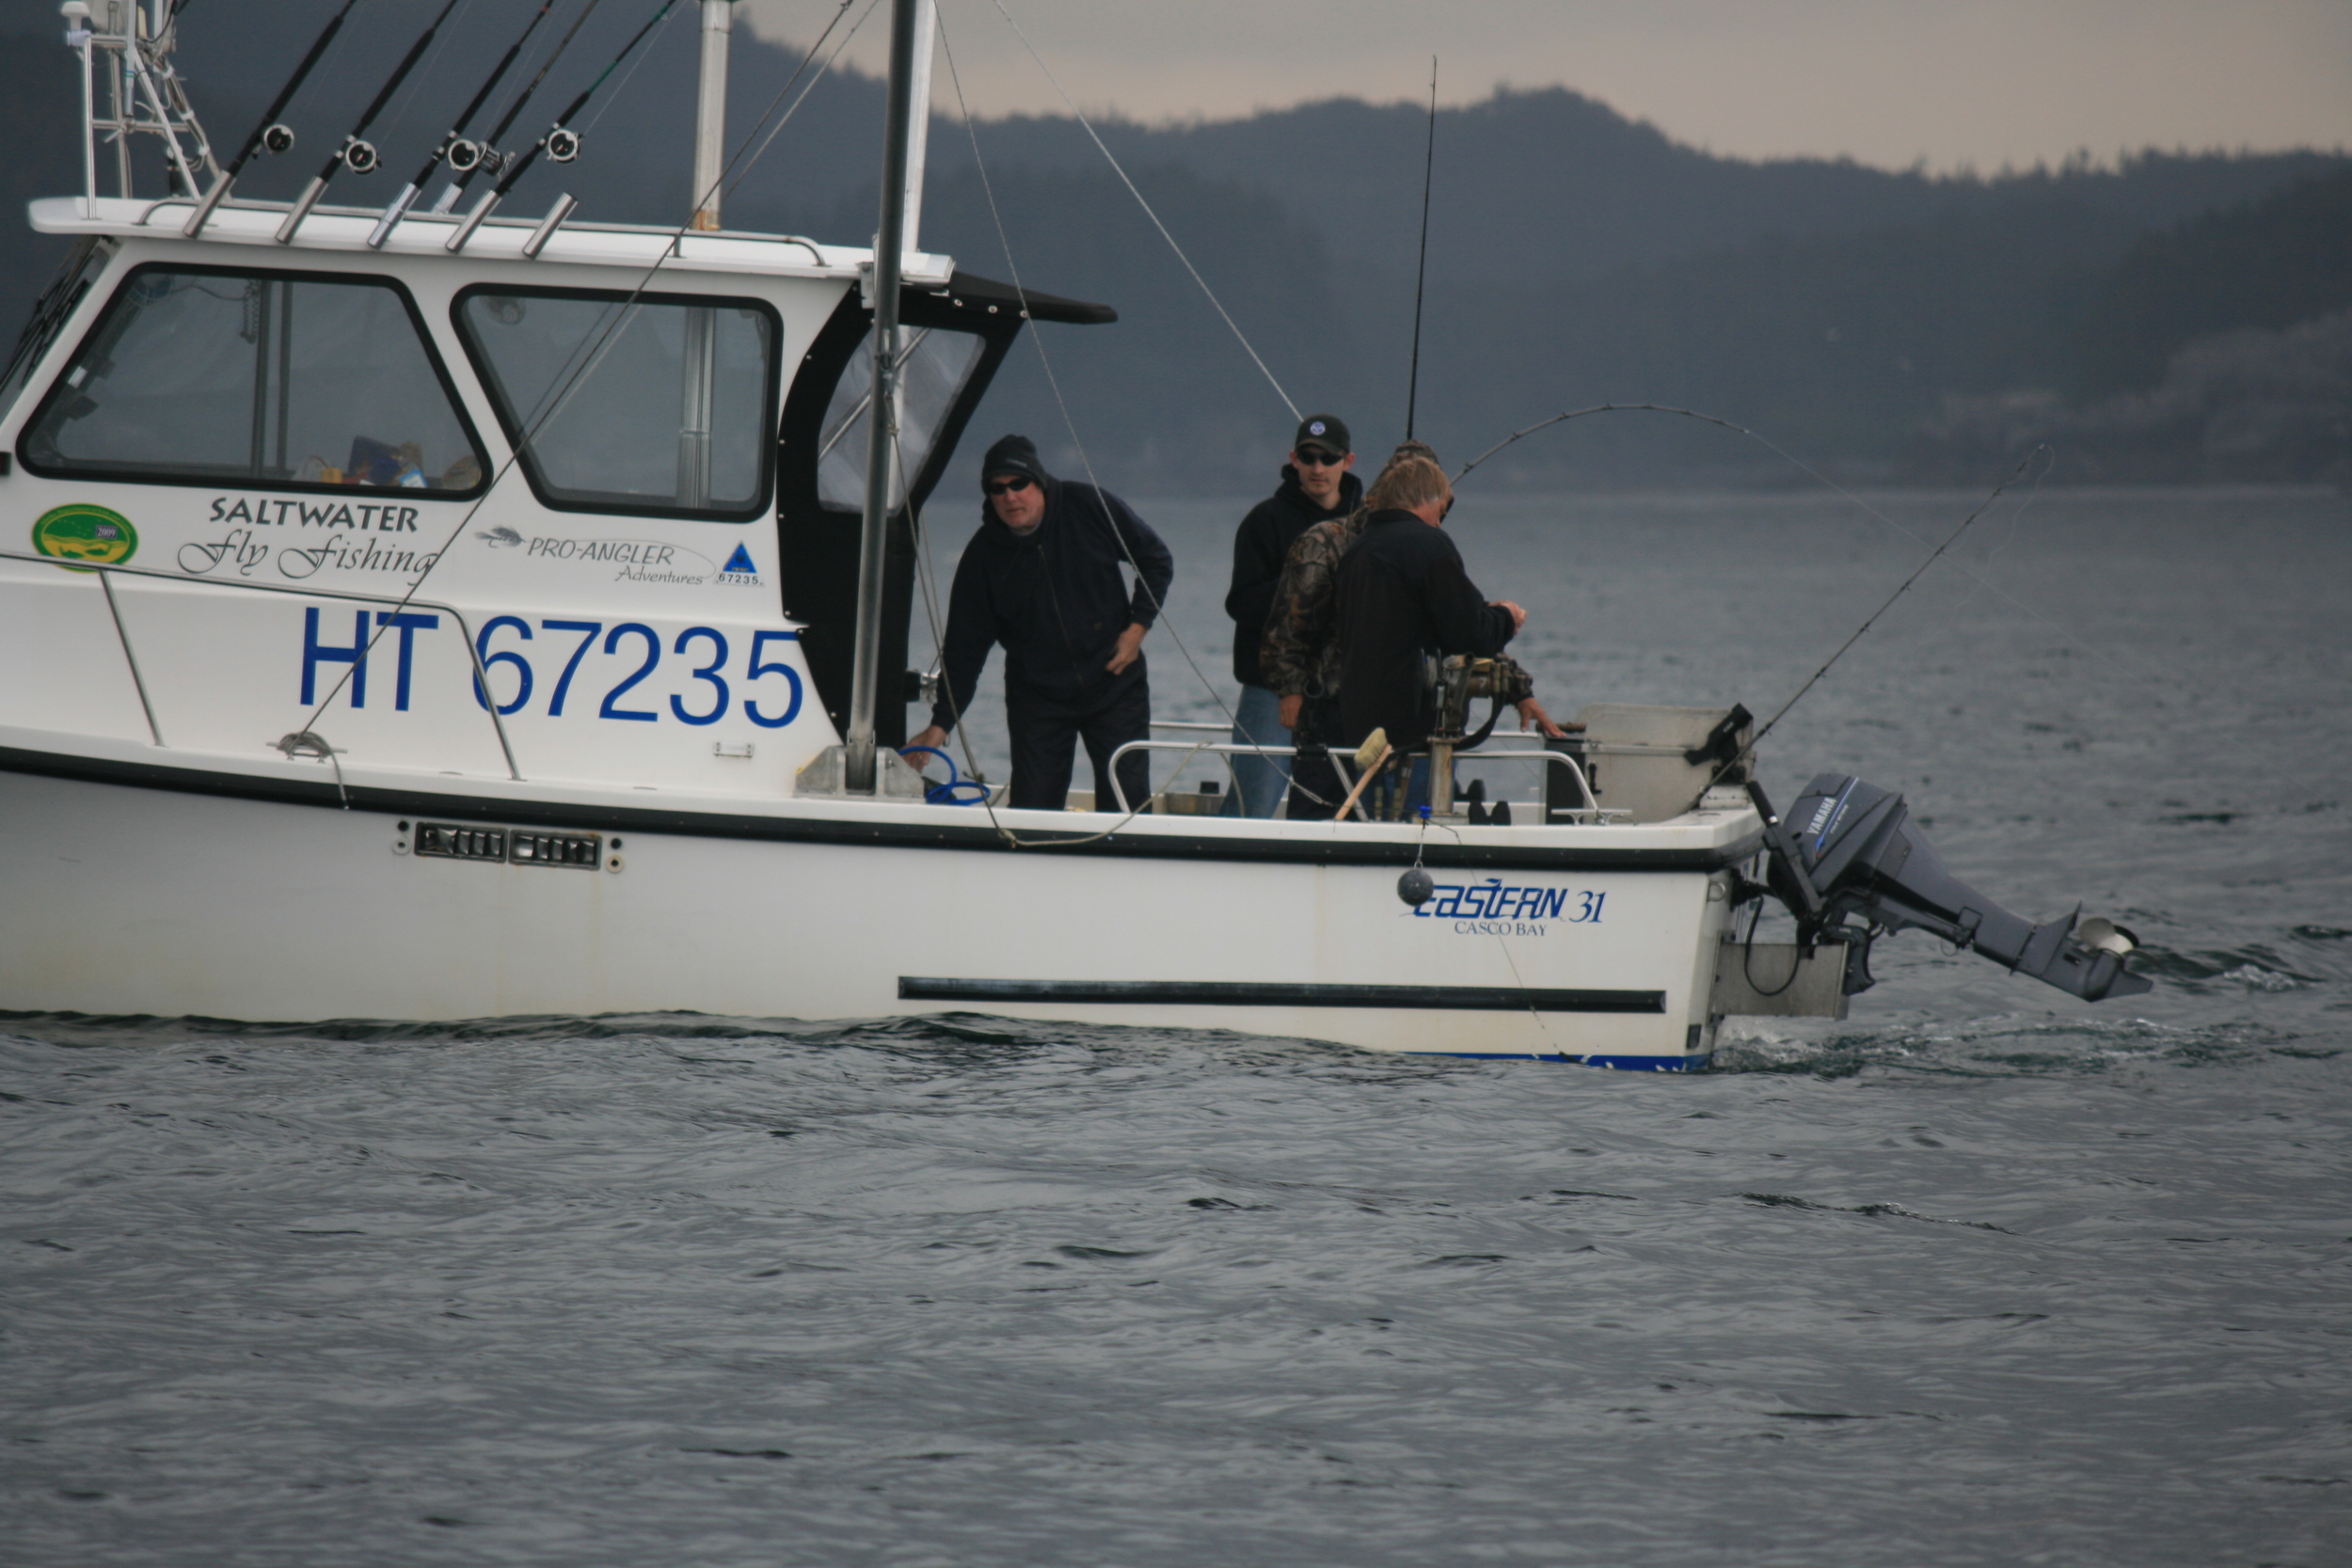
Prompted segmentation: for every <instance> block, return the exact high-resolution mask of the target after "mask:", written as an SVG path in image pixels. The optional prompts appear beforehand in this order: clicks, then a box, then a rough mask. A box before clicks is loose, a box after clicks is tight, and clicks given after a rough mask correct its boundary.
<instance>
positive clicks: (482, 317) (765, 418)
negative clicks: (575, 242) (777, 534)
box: [456, 289, 782, 522]
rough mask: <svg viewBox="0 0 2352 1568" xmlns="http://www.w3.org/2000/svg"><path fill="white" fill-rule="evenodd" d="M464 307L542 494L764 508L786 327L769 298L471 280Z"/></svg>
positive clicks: (594, 501)
mask: <svg viewBox="0 0 2352 1568" xmlns="http://www.w3.org/2000/svg"><path fill="white" fill-rule="evenodd" d="M456 309H457V325H458V330H459V334H460V336H462V337H463V338H464V340H465V343H466V348H467V352H469V354H471V355H472V356H473V358H474V363H475V365H476V366H477V368H478V369H480V371H481V372H482V379H483V382H484V384H485V386H487V387H488V388H489V389H490V396H491V399H492V401H493V402H494V403H495V404H496V405H497V407H498V414H499V420H500V422H501V424H502V425H503V426H504V427H505V430H506V435H507V439H508V440H509V441H511V442H513V443H514V444H515V446H516V450H517V451H519V452H520V453H521V456H522V467H523V472H524V474H525V475H526V476H527V477H528V478H529V479H530V481H531V487H532V490H533V491H534V492H535V493H536V494H537V495H538V497H539V499H540V500H541V501H542V502H544V503H545V504H546V505H548V506H550V507H555V508H558V509H561V510H564V511H573V512H625V513H631V514H635V515H661V516H689V517H700V518H704V519H707V520H710V521H718V522H744V521H748V520H750V519H751V518H753V517H755V516H757V515H760V514H761V513H762V512H763V511H764V510H765V509H766V507H767V504H768V493H769V487H770V484H771V476H772V473H773V469H774V452H775V437H774V434H773V432H774V424H775V420H774V415H773V410H774V406H775V400H776V376H777V369H776V344H777V341H778V340H779V338H780V337H781V328H782V323H781V321H780V320H779V319H778V317H777V315H776V313H775V311H774V310H773V309H771V308H770V307H769V306H767V305H765V304H763V303H761V302H760V301H758V300H747V299H721V298H715V297H711V296H707V295H680V294H667V295H663V294H639V295H636V296H634V297H633V298H632V296H630V295H628V294H627V293H592V292H589V291H585V290H554V289H546V290H539V289H534V290H517V289H501V290H491V289H470V290H468V291H467V292H466V293H463V294H461V295H460V296H459V297H458V303H457V307H456Z"/></svg>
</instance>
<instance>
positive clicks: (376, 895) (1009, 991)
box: [0, 764, 1729, 1069]
mask: <svg viewBox="0 0 2352 1568" xmlns="http://www.w3.org/2000/svg"><path fill="white" fill-rule="evenodd" d="M295 766H300V765H295ZM308 766H309V767H310V768H316V767H317V765H316V764H310V765H308ZM219 782H220V783H222V784H234V783H235V781H234V780H230V779H223V780H220V781H219ZM453 804H454V802H453ZM518 804H519V802H518ZM833 805H834V808H835V812H836V815H835V816H834V817H833V818H832V819H831V821H830V823H829V824H828V823H819V824H818V826H830V827H831V828H832V829H834V835H833V841H826V840H825V839H823V838H821V837H820V838H818V839H816V840H811V839H809V838H805V837H801V838H794V837H763V836H757V832H756V830H753V831H752V832H753V836H739V835H741V834H742V833H744V832H745V830H744V828H743V827H742V819H740V818H731V819H727V820H728V822H729V823H730V824H732V825H731V826H729V827H726V828H724V829H723V830H722V831H720V832H675V831H648V830H642V829H637V828H620V827H617V826H614V825H613V819H612V818H611V817H610V816H607V817H606V821H605V831H603V832H601V833H600V836H599V840H598V844H597V848H596V853H597V855H598V857H599V860H598V863H596V865H594V866H588V867H574V866H556V865H538V864H518V863H513V862H512V861H508V860H501V861H496V862H492V861H469V860H462V859H452V858H447V857H436V856H431V855H424V854H420V853H418V852H417V842H418V830H419V829H420V828H421V826H423V825H424V824H425V822H426V821H427V820H428V818H427V817H426V816H423V815H420V814H415V813H411V814H407V815H401V814H397V813H395V812H388V811H383V810H374V809H353V810H338V809H334V808H333V807H332V806H328V805H319V804H311V803H295V802H292V801H286V800H265V799H263V800H257V799H241V798H237V797H236V796H234V795H226V794H206V793H199V792H196V791H192V790H189V789H185V788H171V787H140V786H135V785H126V784H114V783H106V782H99V781H94V780H91V779H89V778H79V779H69V778H61V777H44V776H40V775H38V774H33V773H26V772H0V866H6V867H7V868H8V869H7V891H6V894H5V897H4V898H0V1008H6V1009H8V1010H11V1011H31V1012H76V1013H102V1014H158V1015H165V1016H184V1015H204V1016H212V1017H219V1018H230V1019H237V1020H246V1021H257V1022H259V1021H303V1020H317V1019H325V1018H373V1019H387V1020H418V1021H438V1022H445V1021H454V1020H461V1019H474V1018H485V1017H499V1016H516V1015H562V1016H578V1015H595V1014H602V1013H641V1012H660V1011H689V1012H698V1013H707V1014H718V1015H731V1016H749V1017H788V1018H795V1019H838V1018H872V1017H878V1016H885V1015H893V1014H899V1015H903V1014H920V1013H938V1012H944V1011H978V1012H987V1013H993V1014H1000V1015H1005V1016H1009V1017H1016V1018H1025V1019H1038V1020H1059V1021H1073V1022H1096V1023H1113V1024H1138V1025H1150V1026H1152V1027H1172V1028H1200V1029H1232V1030H1236V1031H1241V1032H1245V1033H1248V1034H1253V1035H1267V1036H1278V1037H1295V1038H1307V1039H1319V1040H1330V1041H1337V1042H1341V1043H1344V1044H1348V1045H1354V1046H1359V1047H1364V1048H1367V1049H1371V1050H1376V1051H1391V1052H1419V1053H1447V1054H1476V1055H1485V1054H1499V1055H1539V1056H1552V1057H1561V1056H1565V1057H1570V1058H1577V1059H1583V1060H1594V1061H1598V1062H1602V1063H1606V1064H1607V1065H1613V1066H1625V1067H1654V1068H1670V1069H1680V1068H1686V1067H1696V1066H1703V1065H1704V1064H1705V1062H1706V1060H1707V1058H1708V1054H1709V1053H1711V1050H1712V1046H1713V1029H1712V1026H1711V1023H1710V1020H1709V1016H1708V1012H1709V1008H1708V1002H1709V991H1710V989H1711V985H1712V977H1713V972H1714V954H1715V951H1716V948H1717V947H1718V945H1719V943H1720V941H1721V937H1722V932H1723V929H1724V920H1725V911H1726V908H1727V905H1726V903H1725V888H1726V885H1727V883H1728V881H1729V873H1728V872H1727V871H1726V870H1724V869H1720V868H1718V869H1713V870H1708V869H1700V868H1693V867H1692V866H1690V865H1688V864H1687V862H1689V861H1690V859H1691V857H1690V856H1689V855H1688V854H1684V855H1683V856H1682V857H1681V859H1682V860H1683V861H1684V862H1686V864H1685V865H1684V866H1682V867H1680V868H1663V869H1658V870H1644V869H1605V870H1576V869H1573V868H1564V867H1561V866H1560V865H1559V864H1558V863H1557V861H1556V859H1555V860H1553V863H1552V865H1551V866H1550V867H1549V868H1545V869H1526V870H1509V869H1498V870H1484V869H1480V868H1475V867H1473V868H1470V869H1448V868H1446V867H1444V866H1443V865H1436V866H1434V867H1433V869H1434V870H1435V874H1436V876H1437V879H1438V883H1439V895H1438V898H1436V899H1433V900H1432V901H1431V903H1430V904H1428V905H1424V906H1423V907H1422V910H1420V911H1414V910H1411V909H1408V908H1407V907H1406V905H1404V904H1403V903H1402V902H1401V901H1400V900H1399V899H1398V897H1397V895H1396V891H1395V889H1396V879H1397V873H1398V868H1399V861H1398V859H1396V858H1390V859H1388V860H1387V861H1386V862H1385V863H1311V862H1308V861H1302V860H1299V859H1296V858H1292V859H1286V860H1265V859H1257V860H1253V859H1250V858H1248V854H1249V852H1250V850H1251V848H1252V847H1253V842H1254V847H1255V848H1256V849H1257V850H1258V851H1260V852H1263V851H1264V850H1265V849H1266V847H1268V845H1269V843H1270V842H1272V840H1270V839H1269V838H1268V837H1265V836H1261V837H1259V838H1258V839H1256V840H1255V841H1251V840H1249V839H1248V838H1247V837H1236V836H1234V834H1235V832H1236V831H1238V832H1242V833H1245V834H1246V832H1247V830H1246V829H1245V828H1243V826H1242V825H1239V824H1235V825H1232V827H1230V828H1228V827H1226V826H1225V825H1221V824H1220V825H1218V831H1219V832H1221V833H1222V834H1223V840H1222V846H1221V847H1220V844H1219V842H1218V841H1217V840H1216V839H1215V838H1212V839H1207V840H1204V839H1203V838H1202V837H1201V836H1200V833H1201V832H1205V831H1206V830H1192V831H1191V832H1187V833H1184V834H1183V835H1181V836H1179V837H1170V838H1168V842H1167V843H1166V844H1165V845H1163V846H1161V847H1156V848H1155V847H1152V846H1151V845H1149V844H1143V845H1142V846H1141V847H1140V850H1139V852H1134V851H1136V845H1137V843H1138V841H1140V840H1142V839H1144V838H1148V837H1149V836H1150V832H1149V831H1150V830H1152V829H1157V830H1161V831H1162V832H1163V833H1165V832H1166V830H1169V829H1174V828H1176V827H1177V826H1178V825H1177V824H1175V823H1172V822H1171V823H1164V824H1152V823H1149V822H1148V819H1147V820H1146V821H1144V822H1139V823H1138V824H1135V825H1133V826H1134V827H1140V828H1144V829H1146V830H1147V832H1144V833H1136V832H1132V831H1131V832H1128V833H1124V834H1122V835H1121V838H1122V839H1123V840H1125V841H1126V842H1127V844H1128V846H1129V848H1130V850H1131V852H1130V853H1128V854H1126V855H1124V856H1120V857H1119V858H1115V859H1111V860H1109V861H1107V862H1106V860H1105V858H1104V855H1103V854H1100V853H1083V852H1078V851H1055V850H1009V849H1003V848H993V847H912V846H910V847H885V846H882V845H877V844H873V843H860V842H855V841H854V840H849V841H844V839H843V836H842V834H841V833H840V832H839V831H838V830H839V829H840V828H841V827H842V826H843V818H842V817H841V816H839V815H837V814H838V813H840V812H842V811H844V810H846V811H848V812H850V813H856V812H859V811H863V812H866V813H868V814H874V813H881V814H882V815H883V816H893V815H895V816H898V817H900V818H905V817H908V816H914V817H915V818H917V819H920V818H921V817H922V816H924V814H926V813H928V814H930V816H932V817H934V818H936V817H938V816H943V815H945V814H946V813H947V812H948V811H949V810H950V809H951V808H945V807H930V808H925V807H921V806H913V807H902V808H898V810H897V811H896V813H892V812H891V811H890V809H889V808H882V807H877V806H874V805H872V804H870V803H865V802H847V803H844V802H834V803H833ZM1025 815H1026V814H1025ZM581 816H583V817H585V818H588V819H590V820H592V821H593V819H594V816H595V814H591V813H584V812H583V813H582V814H581ZM955 816H956V817H957V818H958V819H960V820H965V821H970V822H972V823H974V824H978V823H980V822H982V821H983V820H984V819H983V818H982V817H981V815H980V814H979V813H977V811H962V812H957V813H955ZM443 819H445V820H446V821H448V822H450V823H452V824H462V825H464V826H465V827H466V828H468V829H469V830H473V829H477V828H480V827H483V826H485V824H484V823H482V821H481V819H480V816H479V814H478V812H476V813H474V814H470V815H466V814H460V813H457V812H451V813H448V814H445V816H444V818H443ZM534 819H535V820H534ZM1063 820H1066V821H1069V822H1071V823H1072V824H1073V825H1075V824H1076V823H1077V822H1078V821H1081V820H1084V819H1081V818H1065V819H1063ZM507 821H508V822H516V821H520V822H525V823H530V824H532V825H534V826H536V825H541V824H545V823H547V822H548V818H547V817H546V816H545V815H544V813H543V812H532V813H531V814H530V815H529V816H525V815H523V814H522V813H520V812H519V811H518V812H516V813H515V814H513V815H510V816H508V817H507ZM802 825H803V826H806V825H807V819H805V818H804V819H803V822H802ZM792 826H793V825H792V824H791V823H779V824H776V827H777V830H778V831H779V832H789V831H791V830H792ZM1267 828H1268V829H1269V830H1271V832H1274V833H1277V834H1280V835H1281V836H1283V837H1286V838H1289V839H1290V840H1292V841H1293V844H1294V845H1295V837H1296V832H1297V830H1296V829H1295V828H1292V829H1290V830H1288V832H1284V831H1283V829H1282V828H1280V827H1279V826H1278V825H1267ZM1325 831H1326V832H1332V833H1335V834H1336V833H1338V832H1343V831H1342V830H1333V829H1326V830H1325ZM1557 832H1560V830H1549V831H1547V832H1546V836H1549V835H1550V834H1554V833H1557ZM1616 832H1623V830H1616ZM1359 836H1360V831H1359ZM1719 842H1720V839H1719ZM1224 851H1230V852H1231V853H1230V857H1229V855H1228V853H1226V852H1224ZM1538 858H1539V859H1551V857H1538ZM1718 858H1719V859H1721V858H1723V857H1720V856H1719V857H1718ZM1497 911H1500V915H1499V917H1498V916H1497ZM1419 988H1428V989H1426V990H1422V989H1419ZM1423 1002H1426V1003H1434V1004H1437V1005H1416V1004H1417V1003H1423Z"/></svg>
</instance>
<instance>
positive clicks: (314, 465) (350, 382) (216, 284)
mask: <svg viewBox="0 0 2352 1568" xmlns="http://www.w3.org/2000/svg"><path fill="white" fill-rule="evenodd" d="M21 451H23V453H24V465H25V467H28V468H31V469H32V470H33V471H34V472H36V473H40V474H45V475H57V476H72V477H88V478H107V479H135V480H154V481H161V482H164V483H201V484H217V483H225V482H226V483H233V482H239V481H243V482H248V483H266V484H272V485H281V486H282V485H294V486H308V485H361V486H367V487H371V488H377V489H402V488H405V489H425V490H439V491H447V492H453V493H455V494H461V495H462V494H470V493H473V492H476V491H479V490H480V489H481V487H482V482H483V473H484V460H483V455H482V451H481V449H480V446H479V444H478V443H477V442H476V441H475V440H474V438H473V435H472V432H471V430H470V429H469V427H468V425H467V424H466V421H465V418H464V416H463V415H462V414H461V413H460V412H459V411H458V409H457V406H456V403H455V400H454V399H453V397H452V395H451V391H450V387H449V381H448V377H447V375H446V374H445V373H444V372H443V371H442V369H441V365H440V362H439V360H438V359H437V358H436V357H435V356H434V355H433V351H432V347H431V345H430V344H429V343H427V342H426V341H425V339H424V334H423V332H422V329H421V322H420V321H419V320H418V319H417V315H416V311H415V308H414V307H413V306H412V305H411V304H410V303H409V300H408V296H407V294H406V293H405V292H404V291H402V290H401V289H400V288H399V287H398V286H397V285H395V284H393V283H391V282H390V281H389V280H386V279H379V278H365V277H346V276H342V275H335V274H321V273H264V272H244V271H237V270H232V269H229V268H221V267H166V266H146V267H140V268H138V269H136V270H135V271H134V272H133V273H132V274H131V276H130V277H129V279H128V280H127V281H125V283H124V284H123V286H122V288H121V289H120V290H119V291H118V292H117V293H116V294H115V297H114V298H113V299H112V300H111V301H110V302H109V303H108V305H107V307H106V313H105V315H104V317H103V318H102V319H101V320H100V322H99V324H98V326H97V328H96V330H94V331H93V332H92V333H91V334H90V335H89V337H88V339H87V341H85V342H84V343H83V344H82V346H81V348H80V350H79V351H78V352H77V353H76V354H75V355H74V356H73V361H72V365H71V366H70V367H69V368H68V369H67V371H66V372H65V374H64V376H63V377H62V378H61V379H60V380H59V381H58V383H57V384H56V386H55V387H53V388H51V389H50V391H49V395H48V398H47V400H46V401H45V402H44V403H43V404H42V406H41V409H40V412H39V413H38V414H37V415H36V416H35V417H34V419H33V420H32V423H31V424H30V425H29V426H28V427H27V429H26V431H25V434H24V441H23V443H22V445H21Z"/></svg>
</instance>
